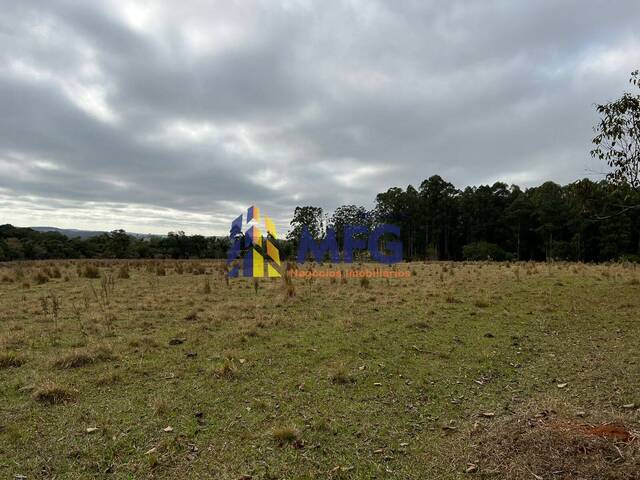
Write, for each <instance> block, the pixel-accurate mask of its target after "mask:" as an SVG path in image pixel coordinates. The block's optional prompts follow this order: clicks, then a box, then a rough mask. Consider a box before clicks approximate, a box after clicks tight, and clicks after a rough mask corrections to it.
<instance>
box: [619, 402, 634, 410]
mask: <svg viewBox="0 0 640 480" xmlns="http://www.w3.org/2000/svg"><path fill="white" fill-rule="evenodd" d="M622 408H627V409H633V408H636V404H635V403H627V404H626V405H623V406H622Z"/></svg>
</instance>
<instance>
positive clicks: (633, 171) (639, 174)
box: [591, 70, 640, 190]
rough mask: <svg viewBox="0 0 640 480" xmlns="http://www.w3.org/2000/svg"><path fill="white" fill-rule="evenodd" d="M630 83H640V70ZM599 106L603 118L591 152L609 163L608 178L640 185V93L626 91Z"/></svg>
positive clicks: (617, 181) (621, 182) (597, 107)
mask: <svg viewBox="0 0 640 480" xmlns="http://www.w3.org/2000/svg"><path fill="white" fill-rule="evenodd" d="M629 83H631V84H632V85H634V86H636V87H640V71H638V70H636V71H635V72H633V73H632V74H631V78H630V79H629ZM596 110H597V111H598V113H599V114H600V116H601V118H600V123H599V124H598V126H597V127H596V128H595V131H596V136H595V137H594V139H593V144H594V149H593V150H592V151H591V156H592V157H594V158H598V159H600V160H602V161H604V162H606V163H607V165H608V166H609V167H610V168H611V172H609V174H608V175H607V178H608V179H609V180H611V181H612V182H613V183H616V184H622V185H629V186H631V188H633V189H635V190H638V189H640V142H639V141H638V139H640V95H633V94H631V93H628V92H627V93H624V94H623V95H622V97H621V98H619V99H618V100H615V101H613V102H609V103H605V104H601V105H597V106H596Z"/></svg>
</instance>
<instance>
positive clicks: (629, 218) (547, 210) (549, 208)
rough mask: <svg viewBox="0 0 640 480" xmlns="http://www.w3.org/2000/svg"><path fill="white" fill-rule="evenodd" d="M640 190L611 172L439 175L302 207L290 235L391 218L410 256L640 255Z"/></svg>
mask: <svg viewBox="0 0 640 480" xmlns="http://www.w3.org/2000/svg"><path fill="white" fill-rule="evenodd" d="M629 202H631V203H635V204H639V205H640V194H639V193H638V192H637V191H636V190H634V189H632V188H629V187H627V188H625V187H621V186H616V185H614V184H612V183H611V182H608V181H606V180H603V181H600V182H593V181H591V180H589V179H583V180H580V181H576V182H574V183H571V184H569V185H565V186H561V185H558V184H556V183H554V182H545V183H543V184H542V185H540V186H538V187H534V188H528V189H525V190H523V189H521V188H520V187H518V186H516V185H511V186H508V185H507V184H505V183H501V182H497V183H494V184H493V185H481V186H478V187H467V188H465V189H463V190H460V189H457V188H456V187H455V186H454V185H453V184H451V183H450V182H447V181H446V180H444V179H443V178H441V177H440V176H438V175H434V176H432V177H430V178H428V179H426V180H424V181H423V182H422V183H421V184H420V186H419V187H418V188H415V187H413V186H412V185H409V186H408V187H407V188H406V189H402V188H398V187H394V188H390V189H389V190H387V191H386V192H383V193H379V194H378V195H377V196H376V199H375V208H373V209H372V210H371V211H367V210H366V209H365V208H364V207H357V206H354V205H344V206H342V207H339V208H338V209H337V210H336V211H335V212H334V213H333V215H332V216H328V215H325V214H324V213H323V211H322V209H321V208H319V207H298V208H297V209H296V211H295V213H294V218H293V220H292V230H291V233H290V235H289V237H288V238H289V240H290V241H291V242H294V243H295V240H296V238H298V236H299V231H301V229H302V228H303V226H304V227H307V228H308V229H309V230H310V231H311V232H312V234H314V235H315V236H316V237H318V236H319V237H322V232H323V230H325V229H326V228H334V229H335V231H336V234H337V235H336V236H337V237H338V244H339V245H341V240H340V239H341V237H342V227H343V225H362V226H365V227H368V228H373V227H375V225H376V224H380V223H390V224H394V225H398V226H399V227H400V230H401V240H402V243H403V250H404V251H403V254H404V258H405V259H406V260H418V259H433V260H463V259H464V260H484V259H493V260H507V259H512V260H574V261H575V260H577V261H586V262H594V261H608V260H618V259H628V260H640V210H639V209H627V210H624V211H621V209H620V206H621V205H626V204H629Z"/></svg>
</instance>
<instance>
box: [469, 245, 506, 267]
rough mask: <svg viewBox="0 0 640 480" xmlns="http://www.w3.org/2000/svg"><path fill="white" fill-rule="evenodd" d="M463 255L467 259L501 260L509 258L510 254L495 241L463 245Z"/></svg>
mask: <svg viewBox="0 0 640 480" xmlns="http://www.w3.org/2000/svg"><path fill="white" fill-rule="evenodd" d="M462 256H463V257H464V259H465V260H495V261H498V262H501V261H503V260H507V259H508V258H507V257H508V255H507V252H505V251H504V250H503V249H502V248H500V247H499V246H498V245H496V244H495V243H488V242H475V243H469V244H468V245H465V246H464V247H462Z"/></svg>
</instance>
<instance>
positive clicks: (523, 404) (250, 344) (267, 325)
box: [0, 260, 640, 480]
mask: <svg viewBox="0 0 640 480" xmlns="http://www.w3.org/2000/svg"><path fill="white" fill-rule="evenodd" d="M222 266H223V264H221V263H218V262H205V261H197V262H196V261H169V260H167V261H144V262H143V261H141V262H132V261H129V262H127V261H113V262H111V261H104V262H95V261H82V262H75V261H52V262H35V263H13V264H4V265H1V266H0V478H20V476H21V475H23V476H26V478H27V479H32V478H58V479H60V478H114V479H115V478H118V479H119V478H169V479H173V478H175V479H178V478H180V479H182V478H200V477H204V476H205V475H208V476H209V477H211V478H220V479H233V480H237V479H245V480H246V479H285V478H286V479H296V480H297V479H304V478H335V479H342V478H345V479H346V478H385V479H386V478H394V479H395V478H397V479H423V478H434V479H435V478H443V479H448V478H451V479H453V478H511V479H536V478H538V479H550V478H576V479H577V478H589V479H590V478H593V479H595V478H599V479H608V478H611V479H613V478H615V479H633V478H638V472H640V452H639V449H640V447H639V445H638V439H637V432H638V430H640V414H639V411H638V406H639V405H640V358H639V351H640V340H639V339H640V321H639V319H640V270H638V269H637V268H636V265H634V264H611V265H585V264H574V263H557V264H553V263H550V264H539V263H538V264H535V263H510V264H509V263H417V262H416V263H405V264H399V265H398V266H397V267H395V268H397V269H402V270H407V271H408V272H409V276H407V277H405V278H390V279H385V278H374V279H370V280H368V281H366V280H365V281H362V280H360V279H352V278H350V279H348V280H346V281H344V280H341V279H335V278H333V279H331V278H326V279H325V278H323V279H318V278H314V279H303V278H295V279H292V280H291V281H290V282H284V281H283V280H282V279H260V280H255V281H254V279H243V278H237V279H229V280H228V281H227V279H226V278H225V274H224V268H223V267H222ZM366 267H371V266H370V265H369V266H367V265H358V264H353V265H352V266H348V267H347V266H345V265H329V264H324V265H306V266H305V267H304V268H305V269H307V268H313V269H315V270H318V269H334V270H335V269H341V270H346V269H349V268H353V269H358V268H366ZM301 268H302V267H301Z"/></svg>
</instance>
